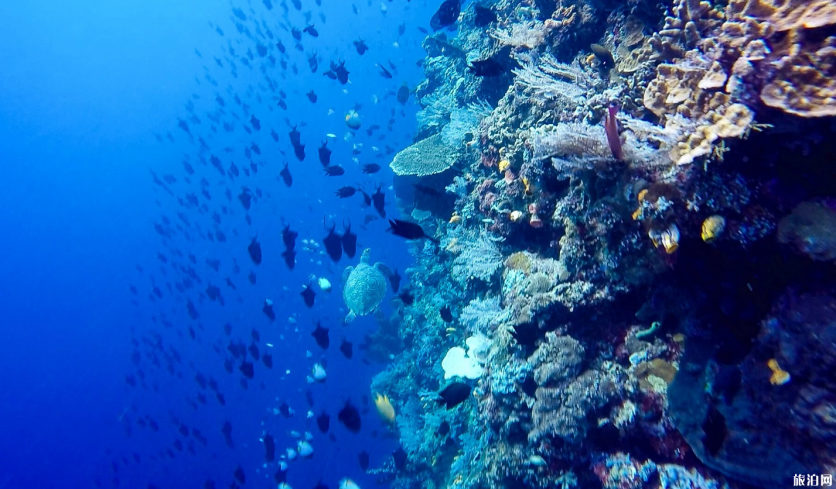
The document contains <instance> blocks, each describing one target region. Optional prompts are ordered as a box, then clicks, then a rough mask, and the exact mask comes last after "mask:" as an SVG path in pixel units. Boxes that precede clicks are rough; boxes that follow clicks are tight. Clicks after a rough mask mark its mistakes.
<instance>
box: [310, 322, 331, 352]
mask: <svg viewBox="0 0 836 489" xmlns="http://www.w3.org/2000/svg"><path fill="white" fill-rule="evenodd" d="M311 336H313V337H314V339H315V340H316V344H317V345H319V347H320V348H322V349H323V350H327V349H328V345H330V344H331V340H330V339H329V338H328V328H323V327H322V325H321V324H320V323H319V322H317V323H316V329H315V330H314V332H313V333H311Z"/></svg>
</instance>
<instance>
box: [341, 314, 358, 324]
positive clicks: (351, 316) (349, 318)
mask: <svg viewBox="0 0 836 489" xmlns="http://www.w3.org/2000/svg"><path fill="white" fill-rule="evenodd" d="M356 317H357V315H356V314H354V313H353V312H349V313H348V314H346V315H345V319H344V320H343V322H344V323H345V324H348V323H350V322H352V321H354V318H356Z"/></svg>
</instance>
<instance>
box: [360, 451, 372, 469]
mask: <svg viewBox="0 0 836 489" xmlns="http://www.w3.org/2000/svg"><path fill="white" fill-rule="evenodd" d="M357 460H358V461H359V462H360V468H361V469H363V470H364V471H366V470H368V468H369V454H368V452H366V451H365V450H363V451H362V452H360V454H359V455H357Z"/></svg>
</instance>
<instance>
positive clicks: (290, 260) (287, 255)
mask: <svg viewBox="0 0 836 489" xmlns="http://www.w3.org/2000/svg"><path fill="white" fill-rule="evenodd" d="M282 258H283V259H284V264H285V265H286V266H287V268H289V269H290V270H293V269H294V268H295V267H296V251H295V250H284V251H283V252H282Z"/></svg>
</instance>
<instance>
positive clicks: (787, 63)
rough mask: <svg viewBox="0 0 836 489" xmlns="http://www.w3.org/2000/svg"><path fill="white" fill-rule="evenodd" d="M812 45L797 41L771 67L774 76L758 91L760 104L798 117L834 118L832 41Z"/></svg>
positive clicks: (835, 42) (835, 50) (835, 47)
mask: <svg viewBox="0 0 836 489" xmlns="http://www.w3.org/2000/svg"><path fill="white" fill-rule="evenodd" d="M792 37H794V38H798V37H800V35H798V34H796V35H794V36H792ZM813 44H814V43H805V42H803V41H801V40H800V39H799V40H797V41H796V42H793V43H792V44H791V45H790V47H789V48H788V49H787V52H786V54H784V55H783V56H781V57H780V58H779V59H777V60H776V61H774V62H773V63H772V64H773V66H774V69H775V74H776V75H775V77H774V78H773V79H772V80H770V81H769V83H767V84H766V85H764V87H763V89H762V90H761V100H762V101H763V103H765V104H766V105H768V106H770V107H775V108H778V109H781V110H783V111H784V112H787V113H789V114H794V115H797V116H801V117H827V116H833V115H836V37H834V36H830V37H828V38H826V39H825V40H824V41H822V42H821V43H819V44H818V46H813Z"/></svg>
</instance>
